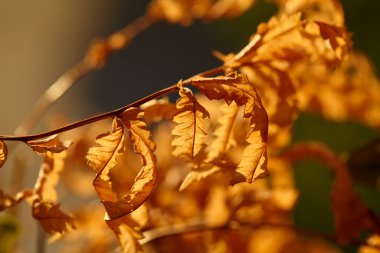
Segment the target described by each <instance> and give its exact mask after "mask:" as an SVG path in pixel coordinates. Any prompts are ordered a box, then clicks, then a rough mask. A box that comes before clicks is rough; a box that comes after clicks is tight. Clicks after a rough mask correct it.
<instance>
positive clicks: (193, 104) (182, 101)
mask: <svg viewBox="0 0 380 253" xmlns="http://www.w3.org/2000/svg"><path fill="white" fill-rule="evenodd" d="M179 94H180V96H181V97H180V98H179V99H178V100H177V103H176V106H177V110H178V112H177V113H176V114H175V115H174V118H173V122H174V123H175V126H174V128H173V131H172V134H173V135H174V139H173V141H172V146H173V147H174V149H173V152H172V153H173V155H174V156H184V157H187V158H190V159H192V158H194V157H195V156H196V155H197V154H198V153H199V152H200V151H201V149H202V148H204V146H205V143H204V142H205V138H206V136H207V133H206V131H205V118H209V117H210V115H209V113H208V111H207V110H206V109H205V108H204V107H203V106H202V105H201V104H199V102H198V101H197V99H196V98H195V97H194V95H193V93H192V92H191V90H190V89H187V88H183V87H181V88H180V91H179Z"/></svg>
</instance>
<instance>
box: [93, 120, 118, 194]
mask: <svg viewBox="0 0 380 253" xmlns="http://www.w3.org/2000/svg"><path fill="white" fill-rule="evenodd" d="M96 144H97V145H96V146H94V147H91V148H90V149H89V150H88V153H87V156H86V159H87V163H88V165H90V167H92V168H93V169H94V170H95V172H96V177H95V179H94V181H93V185H94V187H95V190H96V192H97V193H98V196H99V198H100V199H101V200H102V201H116V200H117V197H116V194H115V192H114V191H113V190H112V183H111V181H110V176H109V173H110V171H111V169H112V167H114V166H115V165H116V163H117V157H118V156H120V155H121V154H123V152H124V128H123V125H122V123H121V121H120V120H119V119H117V118H115V119H114V120H113V123H112V130H111V132H108V133H106V134H102V135H99V136H98V137H97V138H96Z"/></svg>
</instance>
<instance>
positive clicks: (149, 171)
mask: <svg viewBox="0 0 380 253" xmlns="http://www.w3.org/2000/svg"><path fill="white" fill-rule="evenodd" d="M142 119H143V112H142V111H141V110H139V109H137V108H129V109H127V110H126V111H124V112H123V114H122V115H121V120H122V122H123V123H124V125H125V126H126V128H127V129H128V131H129V137H130V140H131V141H132V142H133V145H134V150H135V152H136V153H137V154H139V155H140V156H141V160H142V165H143V167H142V168H141V170H140V172H139V173H138V175H137V176H136V178H135V180H134V184H133V185H132V187H131V189H130V193H129V194H126V195H125V196H124V197H122V198H120V199H117V200H116V201H110V200H103V201H102V203H103V205H104V207H105V208H106V210H107V216H106V222H107V225H108V226H109V227H110V228H111V229H112V230H113V231H114V233H115V235H116V237H117V238H118V240H119V243H120V246H121V248H122V252H125V253H127V252H128V253H136V252H140V251H141V245H140V244H139V243H138V241H137V240H138V239H141V238H142V236H141V234H140V232H139V229H140V227H141V226H142V225H141V224H139V223H138V222H136V221H134V219H133V218H132V217H131V216H129V214H130V213H131V212H133V211H135V210H136V209H137V208H138V207H140V206H141V205H142V204H143V203H144V202H145V200H146V199H147V198H148V197H149V195H150V194H151V193H152V191H153V189H154V187H155V184H156V177H157V176H156V174H157V171H156V156H155V155H154V153H153V152H154V149H155V145H154V143H153V142H152V141H151V140H150V136H151V133H150V131H149V130H148V129H147V127H146V123H145V122H144V121H143V120H142ZM115 121H116V120H115ZM117 122H119V121H118V120H117ZM114 129H118V127H117V128H114ZM114 147H117V145H114ZM116 149H117V148H116ZM116 149H114V150H116ZM107 156H108V157H110V156H112V154H109V153H108V154H107ZM107 160H109V159H107ZM111 165H112V166H114V164H111Z"/></svg>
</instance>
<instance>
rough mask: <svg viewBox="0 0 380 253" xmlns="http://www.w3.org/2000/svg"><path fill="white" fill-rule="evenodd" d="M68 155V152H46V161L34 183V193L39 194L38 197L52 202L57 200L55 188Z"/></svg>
mask: <svg viewBox="0 0 380 253" xmlns="http://www.w3.org/2000/svg"><path fill="white" fill-rule="evenodd" d="M66 155H67V152H61V153H59V154H57V153H52V152H46V154H44V161H43V163H42V165H41V168H40V172H39V175H38V178H37V181H36V183H35V185H34V194H35V195H37V196H38V199H40V200H42V201H44V202H52V203H54V202H56V201H57V192H56V189H55V188H56V186H57V184H58V181H59V175H60V173H61V172H62V170H63V167H64V158H65V157H66Z"/></svg>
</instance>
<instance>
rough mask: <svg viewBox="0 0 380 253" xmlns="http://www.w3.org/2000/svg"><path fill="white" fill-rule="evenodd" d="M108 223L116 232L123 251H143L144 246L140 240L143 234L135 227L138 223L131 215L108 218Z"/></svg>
mask: <svg viewBox="0 0 380 253" xmlns="http://www.w3.org/2000/svg"><path fill="white" fill-rule="evenodd" d="M106 222H107V225H108V226H109V227H110V228H111V229H112V231H113V232H114V233H115V235H116V237H117V239H118V241H119V243H120V247H121V252H122V253H142V252H143V250H142V246H141V245H140V243H139V242H138V240H139V239H142V238H143V236H142V234H141V233H140V232H138V231H136V230H135V229H134V227H136V226H138V223H137V222H136V221H135V220H133V219H132V218H131V217H130V216H129V215H124V216H121V217H119V218H115V219H107V218H106Z"/></svg>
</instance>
